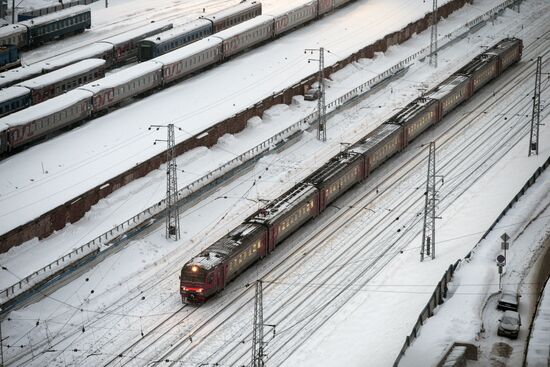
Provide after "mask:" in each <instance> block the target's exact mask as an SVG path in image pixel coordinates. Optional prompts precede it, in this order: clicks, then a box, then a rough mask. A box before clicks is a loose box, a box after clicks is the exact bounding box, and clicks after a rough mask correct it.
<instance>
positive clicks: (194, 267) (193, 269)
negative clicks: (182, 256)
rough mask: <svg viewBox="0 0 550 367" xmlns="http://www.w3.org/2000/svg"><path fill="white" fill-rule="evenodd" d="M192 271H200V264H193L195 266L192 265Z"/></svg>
mask: <svg viewBox="0 0 550 367" xmlns="http://www.w3.org/2000/svg"><path fill="white" fill-rule="evenodd" d="M191 271H192V272H193V273H196V272H197V271H199V268H198V266H196V265H193V266H192V267H191Z"/></svg>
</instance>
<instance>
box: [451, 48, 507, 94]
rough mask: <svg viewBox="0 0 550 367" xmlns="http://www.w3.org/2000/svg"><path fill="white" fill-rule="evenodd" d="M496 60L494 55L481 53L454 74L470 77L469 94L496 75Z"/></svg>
mask: <svg viewBox="0 0 550 367" xmlns="http://www.w3.org/2000/svg"><path fill="white" fill-rule="evenodd" d="M498 60H499V59H498V57H497V56H496V55H490V54H486V53H485V54H481V55H479V56H477V57H476V58H474V59H473V60H472V61H470V62H469V63H468V64H467V65H466V66H464V67H463V68H462V69H460V70H459V71H458V72H457V73H455V74H461V75H466V76H468V77H469V78H470V85H471V86H470V90H471V93H470V95H471V94H473V93H475V92H477V91H478V90H479V89H480V88H481V87H483V86H484V85H485V84H487V83H489V82H490V81H491V80H493V79H494V78H496V77H497V75H498Z"/></svg>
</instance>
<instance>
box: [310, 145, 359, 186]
mask: <svg viewBox="0 0 550 367" xmlns="http://www.w3.org/2000/svg"><path fill="white" fill-rule="evenodd" d="M360 158H361V155H360V154H359V153H357V152H353V151H345V152H341V153H339V154H337V155H336V156H335V157H333V158H332V159H331V160H329V161H328V162H327V163H325V164H324V165H323V166H322V167H320V168H319V169H317V170H316V171H315V172H314V173H313V174H311V175H310V176H309V177H308V178H306V179H305V181H307V182H311V183H312V184H314V185H318V184H319V183H322V182H327V181H329V180H330V179H331V178H332V177H333V176H335V175H337V174H338V173H339V172H340V171H342V170H343V169H346V168H348V167H349V165H350V163H352V162H354V161H356V160H358V159H360Z"/></svg>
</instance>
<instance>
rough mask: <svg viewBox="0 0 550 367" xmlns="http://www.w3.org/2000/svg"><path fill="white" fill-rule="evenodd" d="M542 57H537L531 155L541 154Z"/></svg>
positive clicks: (530, 144)
mask: <svg viewBox="0 0 550 367" xmlns="http://www.w3.org/2000/svg"><path fill="white" fill-rule="evenodd" d="M541 68H542V57H541V56H539V57H538V58H537V71H536V73H535V92H534V95H533V114H532V117H531V135H530V137H531V138H530V139H529V155H528V156H529V157H530V156H531V155H538V154H539V127H540V84H541V81H540V80H541Z"/></svg>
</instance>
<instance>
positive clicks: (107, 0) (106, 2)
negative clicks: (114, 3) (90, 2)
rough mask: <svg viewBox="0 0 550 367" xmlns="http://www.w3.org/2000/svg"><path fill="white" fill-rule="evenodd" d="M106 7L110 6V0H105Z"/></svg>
mask: <svg viewBox="0 0 550 367" xmlns="http://www.w3.org/2000/svg"><path fill="white" fill-rule="evenodd" d="M105 7H106V8H108V7H109V0H105Z"/></svg>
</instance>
